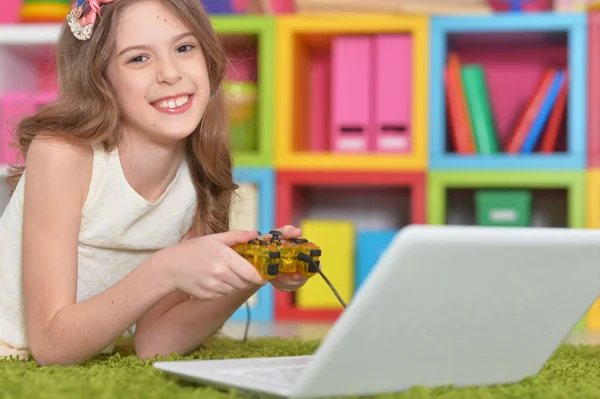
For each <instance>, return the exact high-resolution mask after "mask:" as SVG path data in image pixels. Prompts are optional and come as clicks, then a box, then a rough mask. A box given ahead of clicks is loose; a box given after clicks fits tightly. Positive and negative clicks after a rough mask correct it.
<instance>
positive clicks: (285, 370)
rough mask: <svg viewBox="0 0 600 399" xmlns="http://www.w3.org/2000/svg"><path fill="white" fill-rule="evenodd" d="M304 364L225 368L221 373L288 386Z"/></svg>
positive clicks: (295, 378)
mask: <svg viewBox="0 0 600 399" xmlns="http://www.w3.org/2000/svg"><path fill="white" fill-rule="evenodd" d="M304 367H305V366H289V367H273V368H251V369H228V370H227V369H225V370H220V372H221V373H223V374H226V375H229V376H232V377H241V378H244V379H250V380H253V381H256V382H264V383H266V384H271V385H278V386H282V387H289V386H290V385H292V384H293V383H294V382H296V380H297V379H298V376H299V375H300V374H301V373H302V370H303V369H304Z"/></svg>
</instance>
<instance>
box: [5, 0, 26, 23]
mask: <svg viewBox="0 0 600 399" xmlns="http://www.w3.org/2000/svg"><path fill="white" fill-rule="evenodd" d="M22 5H23V0H0V24H14V23H17V22H19V19H20V11H21V6H22Z"/></svg>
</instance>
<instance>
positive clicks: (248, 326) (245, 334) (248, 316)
mask: <svg viewBox="0 0 600 399" xmlns="http://www.w3.org/2000/svg"><path fill="white" fill-rule="evenodd" d="M248 330H250V304H249V303H248V301H246V327H245V328H244V340H243V342H246V340H247V339H248Z"/></svg>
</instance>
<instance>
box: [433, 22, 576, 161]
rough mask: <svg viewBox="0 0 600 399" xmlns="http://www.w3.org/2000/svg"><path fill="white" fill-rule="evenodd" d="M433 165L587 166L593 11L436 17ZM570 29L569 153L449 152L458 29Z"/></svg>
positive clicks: (434, 34) (460, 30)
mask: <svg viewBox="0 0 600 399" xmlns="http://www.w3.org/2000/svg"><path fill="white" fill-rule="evenodd" d="M430 27H431V36H430V37H431V43H430V51H431V55H430V60H431V64H430V86H429V87H430V115H431V117H430V133H429V134H430V135H429V143H430V146H429V167H430V169H431V170H444V169H466V168H469V169H487V170H502V169H506V170H510V169H521V170H523V169H528V170H529V169H556V168H560V169H583V168H585V167H586V165H587V107H586V101H587V87H586V81H587V15H586V14H585V13H568V14H566V13H565V14H558V13H551V12H541V13H498V14H492V15H486V16H447V17H446V16H439V17H432V19H431V24H430ZM478 32H481V33H502V32H506V33H512V32H515V33H516V32H521V33H525V32H544V33H552V32H566V35H567V46H568V48H567V67H568V69H569V91H568V98H567V110H568V112H567V122H566V123H567V124H566V130H567V143H566V144H567V152H566V153H564V152H562V153H561V152H557V153H554V154H539V153H532V154H503V153H499V154H494V155H491V156H488V155H485V154H484V155H481V156H479V155H472V156H464V155H461V154H456V153H453V152H446V138H447V137H448V136H447V134H446V99H445V87H444V79H443V76H444V74H443V71H444V68H445V65H446V59H447V52H448V50H447V38H448V35H450V34H457V33H478Z"/></svg>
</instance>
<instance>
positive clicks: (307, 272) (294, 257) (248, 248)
mask: <svg viewBox="0 0 600 399" xmlns="http://www.w3.org/2000/svg"><path fill="white" fill-rule="evenodd" d="M269 234H271V238H262V239H261V238H257V239H255V240H251V241H248V242H247V243H243V244H237V245H235V246H234V247H233V249H234V250H235V251H236V252H237V253H238V254H240V255H241V256H242V257H243V258H244V259H246V260H247V261H248V262H250V263H251V264H252V265H254V267H255V268H256V270H257V271H258V273H259V274H260V275H261V277H262V278H264V279H265V280H272V279H274V278H275V277H276V276H277V274H278V273H295V272H300V273H301V274H302V276H304V277H305V278H310V277H312V276H314V275H315V274H317V273H318V272H319V268H320V256H321V249H320V248H319V247H318V246H317V245H316V244H314V243H312V242H309V241H308V240H307V239H305V238H290V239H282V238H281V235H282V234H281V232H280V231H277V230H272V231H270V232H269Z"/></svg>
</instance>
